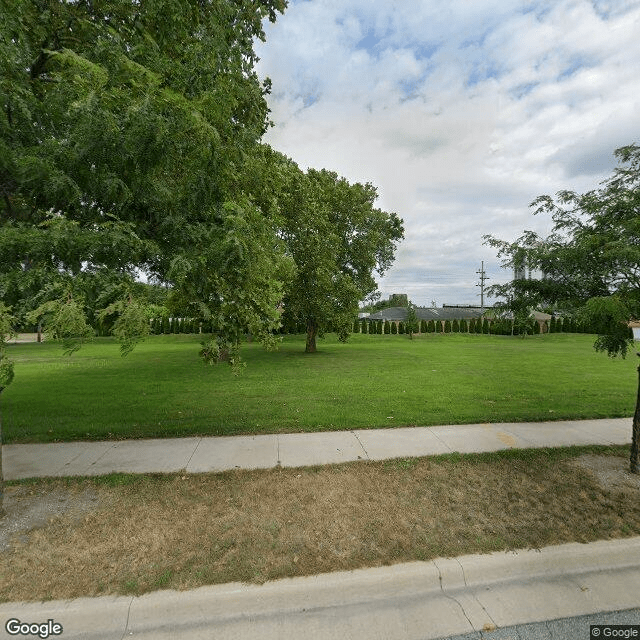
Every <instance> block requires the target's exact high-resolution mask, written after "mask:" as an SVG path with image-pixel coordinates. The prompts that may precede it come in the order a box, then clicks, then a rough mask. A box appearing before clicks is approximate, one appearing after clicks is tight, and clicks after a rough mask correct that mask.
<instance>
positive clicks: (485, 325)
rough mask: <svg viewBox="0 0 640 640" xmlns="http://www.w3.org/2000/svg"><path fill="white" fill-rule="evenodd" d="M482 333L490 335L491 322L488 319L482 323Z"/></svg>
mask: <svg viewBox="0 0 640 640" xmlns="http://www.w3.org/2000/svg"><path fill="white" fill-rule="evenodd" d="M482 333H487V334H488V333H489V320H488V319H487V318H485V319H484V320H483V321H482Z"/></svg>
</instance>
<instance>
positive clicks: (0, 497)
mask: <svg viewBox="0 0 640 640" xmlns="http://www.w3.org/2000/svg"><path fill="white" fill-rule="evenodd" d="M1 395H2V388H0V396H1ZM2 518H4V476H3V475H2V414H1V413H0V520H2Z"/></svg>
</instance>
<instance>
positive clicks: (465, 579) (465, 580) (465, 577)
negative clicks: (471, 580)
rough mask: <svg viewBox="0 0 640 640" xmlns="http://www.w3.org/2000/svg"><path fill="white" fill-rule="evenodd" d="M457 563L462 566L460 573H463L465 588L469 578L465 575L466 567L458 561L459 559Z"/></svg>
mask: <svg viewBox="0 0 640 640" xmlns="http://www.w3.org/2000/svg"><path fill="white" fill-rule="evenodd" d="M456 562H457V563H458V564H459V565H460V571H462V579H463V580H464V586H465V587H466V586H467V576H466V575H465V573H464V567H463V566H462V563H461V562H460V560H458V558H456Z"/></svg>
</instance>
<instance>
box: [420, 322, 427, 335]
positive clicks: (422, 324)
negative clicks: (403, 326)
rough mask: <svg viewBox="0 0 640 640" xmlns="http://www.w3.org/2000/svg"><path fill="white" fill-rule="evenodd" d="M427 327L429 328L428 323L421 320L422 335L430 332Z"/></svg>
mask: <svg viewBox="0 0 640 640" xmlns="http://www.w3.org/2000/svg"><path fill="white" fill-rule="evenodd" d="M427 327H428V324H427V321H426V320H420V333H427V331H429V329H428V328H427Z"/></svg>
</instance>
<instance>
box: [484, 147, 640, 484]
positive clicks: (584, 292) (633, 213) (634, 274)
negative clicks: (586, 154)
mask: <svg viewBox="0 0 640 640" xmlns="http://www.w3.org/2000/svg"><path fill="white" fill-rule="evenodd" d="M615 156H616V158H617V159H618V161H619V165H618V166H617V167H616V168H615V169H614V171H613V174H612V175H611V176H610V177H609V178H607V179H606V180H604V181H603V182H602V183H601V185H600V187H599V188H597V189H594V190H592V191H588V192H587V193H583V194H578V193H575V192H573V191H560V192H559V193H558V194H556V198H555V199H554V198H552V197H550V196H547V195H544V196H540V197H538V198H537V199H536V200H535V201H534V202H533V203H532V205H531V206H532V207H533V208H534V212H535V213H536V214H546V215H550V216H551V219H552V221H553V230H552V233H551V234H550V235H549V236H548V237H546V238H542V237H540V236H538V234H536V233H534V232H531V231H525V233H524V235H523V236H521V237H520V238H518V239H517V240H516V241H515V242H513V243H508V242H505V241H502V240H497V239H495V238H493V237H491V236H486V237H485V242H486V243H488V244H490V245H491V246H493V247H495V248H496V249H497V250H498V255H500V256H502V257H503V258H504V264H505V265H506V266H510V267H516V266H522V265H526V266H527V267H528V268H529V269H539V270H540V271H541V272H542V274H543V277H541V278H536V279H528V280H516V281H513V282H512V283H509V284H507V285H503V286H499V287H491V288H490V289H491V293H492V294H493V295H496V294H497V295H503V296H505V297H507V298H508V299H509V300H510V304H518V305H521V306H523V307H524V306H527V305H529V306H531V305H545V306H547V307H549V308H551V309H560V310H562V311H564V312H569V313H573V315H575V316H576V317H577V318H578V319H579V322H578V323H576V320H575V319H574V318H573V317H570V318H569V319H567V318H566V317H565V319H564V321H563V325H562V331H576V330H578V331H586V330H588V329H589V328H590V327H594V328H595V329H596V331H597V333H598V337H597V338H596V341H595V343H594V347H595V349H596V350H598V351H606V352H607V354H608V355H609V356H611V357H613V356H616V355H621V356H622V357H623V358H624V357H625V355H626V353H627V350H628V348H629V346H630V344H631V338H630V337H629V329H628V322H629V320H631V319H632V318H638V317H640V147H639V146H638V145H636V144H631V145H628V146H626V147H621V148H619V149H617V150H616V151H615ZM639 373H640V369H639ZM639 451H640V380H639V393H638V402H637V405H636V414H635V417H634V422H633V437H632V447H631V471H632V472H635V473H638V472H640V465H639V463H638V458H639Z"/></svg>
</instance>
